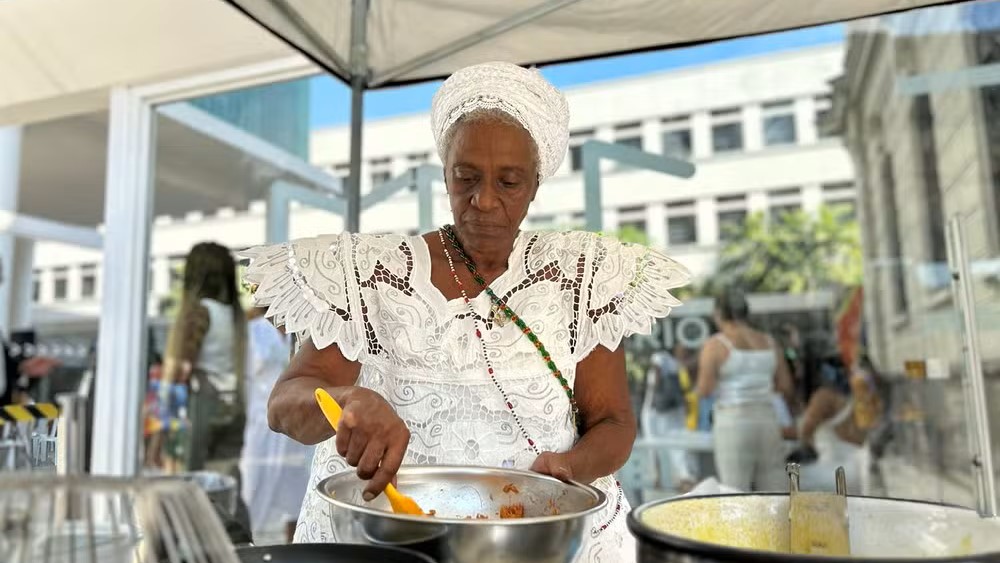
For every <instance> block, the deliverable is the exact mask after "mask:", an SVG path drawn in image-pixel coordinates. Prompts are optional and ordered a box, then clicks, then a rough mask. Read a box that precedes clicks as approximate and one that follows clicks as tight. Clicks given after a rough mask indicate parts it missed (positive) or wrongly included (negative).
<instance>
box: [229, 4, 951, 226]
mask: <svg viewBox="0 0 1000 563" xmlns="http://www.w3.org/2000/svg"><path fill="white" fill-rule="evenodd" d="M226 1H228V2H229V3H231V4H233V5H235V6H237V7H239V8H240V9H241V10H242V11H243V12H244V13H245V14H247V16H249V17H250V18H252V19H253V20H254V21H256V22H258V23H259V24H261V25H262V26H263V27H265V28H266V29H268V30H270V31H271V32H272V33H274V34H275V35H277V36H278V37H280V38H281V39H283V40H284V41H286V42H287V43H288V44H289V45H291V46H293V47H294V48H296V49H298V50H299V51H300V52H302V53H303V54H304V55H306V56H307V57H309V58H310V59H312V60H313V61H314V62H316V63H317V64H318V65H320V66H322V67H323V68H325V69H326V70H327V71H328V72H330V73H331V74H333V75H334V76H337V77H338V78H340V79H341V80H343V81H344V82H346V83H348V84H350V85H351V89H352V91H353V95H352V104H351V119H352V120H351V136H352V142H351V159H350V166H351V172H350V181H349V182H348V186H347V193H346V196H347V217H346V224H347V229H348V230H349V231H357V230H358V227H359V218H360V213H361V207H360V198H361V196H360V194H361V184H360V174H361V121H362V111H361V110H362V103H363V102H362V101H363V92H364V90H366V89H370V88H382V87H388V86H396V85H401V84H406V83H409V82H416V81H422V80H429V79H434V78H441V77H444V76H447V75H448V74H451V73H452V72H454V71H455V70H458V69H459V68H462V67H464V66H467V65H469V64H473V63H477V62H484V61H490V60H503V61H507V62H512V63H517V64H523V65H545V64H552V63H559V62H569V61H575V60H582V59H587V58H594V57H605V56H610V55H619V54H625V53H633V52H638V51H644V50H652V49H662V48H666V47H680V46H685V45H692V44H697V43H703V42H707V41H715V40H720V39H728V38H734V37H741V36H746V35H756V34H762V33H769V32H774V31H781V30H788V29H795V28H799V27H807V26H813V25H819V24H825V23H831V22H837V21H843V20H848V19H854V18H861V17H867V16H873V15H877V14H883V13H887V12H893V11H900V10H909V9H914V8H920V7H923V6H930V5H934V4H946V3H949V2H942V1H939V0H837V1H836V2H802V1H801V0H753V1H746V0H742V1H738V2H734V1H733V0H505V1H503V2H483V1H482V0H380V1H377V2H371V1H370V0H351V1H350V2H348V0H339V1H336V2H329V1H325V0H226ZM432 22H433V23H432Z"/></svg>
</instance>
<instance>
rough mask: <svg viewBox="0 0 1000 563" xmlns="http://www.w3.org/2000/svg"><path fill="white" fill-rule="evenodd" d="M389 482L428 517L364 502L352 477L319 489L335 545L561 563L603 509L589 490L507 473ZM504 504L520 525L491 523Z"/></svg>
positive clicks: (419, 470)
mask: <svg viewBox="0 0 1000 563" xmlns="http://www.w3.org/2000/svg"><path fill="white" fill-rule="evenodd" d="M397 479H398V483H399V485H400V487H405V490H406V491H407V492H409V493H410V494H411V495H413V497H414V498H415V499H416V500H417V501H419V502H420V505H421V506H423V507H424V508H425V509H428V510H434V511H435V512H436V516H435V517H429V516H412V515H407V514H394V513H392V512H389V502H388V500H387V499H385V498H384V497H382V496H380V497H378V498H376V499H375V500H374V501H372V502H370V503H366V502H364V501H363V500H362V496H361V495H362V493H363V492H364V488H365V482H364V481H362V480H361V479H359V478H358V476H357V474H356V473H355V472H354V471H353V470H346V471H343V472H340V473H337V474H335V475H333V476H331V477H328V478H327V479H325V480H323V481H321V482H320V483H319V485H318V487H317V489H318V492H319V494H320V496H321V497H323V498H324V499H325V500H326V501H327V502H329V503H330V504H331V505H333V506H332V507H331V510H330V517H331V519H332V521H333V526H334V531H335V533H336V537H337V538H338V540H339V541H345V542H351V543H366V544H373V545H387V546H394V547H405V548H408V549H413V550H415V551H419V552H421V553H424V554H427V555H429V556H430V557H432V558H434V559H436V560H437V561H439V562H440V563H501V562H502V563H513V562H518V563H569V562H570V561H572V560H573V557H575V556H576V554H577V552H578V551H579V549H580V546H581V545H582V542H583V537H584V534H585V533H588V531H589V530H590V526H591V524H592V523H591V522H590V520H591V517H592V515H593V514H595V513H596V512H598V511H599V510H601V509H602V508H604V506H605V505H606V504H607V499H606V497H605V495H604V493H602V492H601V491H600V490H599V489H597V488H595V487H592V486H589V485H582V484H579V483H572V482H570V483H564V482H562V481H560V480H558V479H555V478H553V477H549V476H546V475H541V474H538V473H533V472H529V471H519V470H514V469H502V468H487V467H469V466H464V467H463V466H455V467H449V466H424V465H421V466H404V467H403V468H402V469H400V471H399V473H398V475H397ZM511 504H521V505H523V507H524V516H525V517H524V518H519V519H507V520H501V519H499V513H500V510H501V508H502V507H503V506H505V505H511ZM477 516H483V517H488V519H477Z"/></svg>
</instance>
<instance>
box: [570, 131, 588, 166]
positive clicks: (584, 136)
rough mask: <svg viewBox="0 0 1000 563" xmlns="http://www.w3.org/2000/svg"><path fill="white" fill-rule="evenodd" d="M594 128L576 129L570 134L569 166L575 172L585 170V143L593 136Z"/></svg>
mask: <svg viewBox="0 0 1000 563" xmlns="http://www.w3.org/2000/svg"><path fill="white" fill-rule="evenodd" d="M593 136H594V130H593V129H590V130H586V131H574V132H573V133H570V135H569V166H570V170H572V171H573V172H579V171H580V170H583V144H584V143H586V142H587V141H588V140H590V139H591V138H593Z"/></svg>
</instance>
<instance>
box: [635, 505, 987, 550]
mask: <svg viewBox="0 0 1000 563" xmlns="http://www.w3.org/2000/svg"><path fill="white" fill-rule="evenodd" d="M847 510H848V518H849V523H850V541H851V557H850V558H836V557H822V558H820V557H815V556H804V555H792V554H789V553H788V551H789V520H788V495H787V494H738V495H719V496H710V497H690V498H685V497H680V498H675V499H669V500H665V501H656V502H652V503H649V504H645V505H643V506H641V507H639V508H637V509H635V510H634V511H632V513H631V514H629V517H628V526H629V529H630V530H631V531H632V533H633V534H634V535H635V536H636V538H637V539H638V542H639V548H638V550H639V563H667V562H670V563H674V562H684V563H689V562H703V561H704V562H713V563H734V562H737V561H738V562H740V563H763V562H765V561H766V562H769V563H772V562H773V563H798V562H802V561H813V560H820V561H823V562H824V563H847V562H852V563H855V562H862V563H868V562H870V563H886V561H887V560H891V561H896V562H901V561H920V562H923V563H928V562H933V563H944V562H948V563H985V562H987V561H990V562H997V561H1000V522H998V521H996V520H986V519H981V518H979V516H978V515H977V514H976V513H975V512H974V511H972V510H968V509H965V508H960V507H954V506H946V505H941V504H933V503H927V502H919V501H906V500H895V499H885V498H869V497H848V499H847Z"/></svg>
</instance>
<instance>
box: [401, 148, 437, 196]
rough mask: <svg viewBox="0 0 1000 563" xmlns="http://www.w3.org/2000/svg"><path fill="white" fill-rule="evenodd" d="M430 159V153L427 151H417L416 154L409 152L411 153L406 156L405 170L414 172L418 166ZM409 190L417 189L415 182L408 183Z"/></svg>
mask: <svg viewBox="0 0 1000 563" xmlns="http://www.w3.org/2000/svg"><path fill="white" fill-rule="evenodd" d="M430 159H431V154H430V153H427V152H422V153H418V154H411V155H409V156H407V157H406V162H407V169H406V170H407V172H413V173H416V171H417V168H420V167H421V166H423V165H424V164H427V163H428V162H429V161H430ZM410 191H411V192H415V191H417V183H416V182H414V183H413V184H412V185H410Z"/></svg>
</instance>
